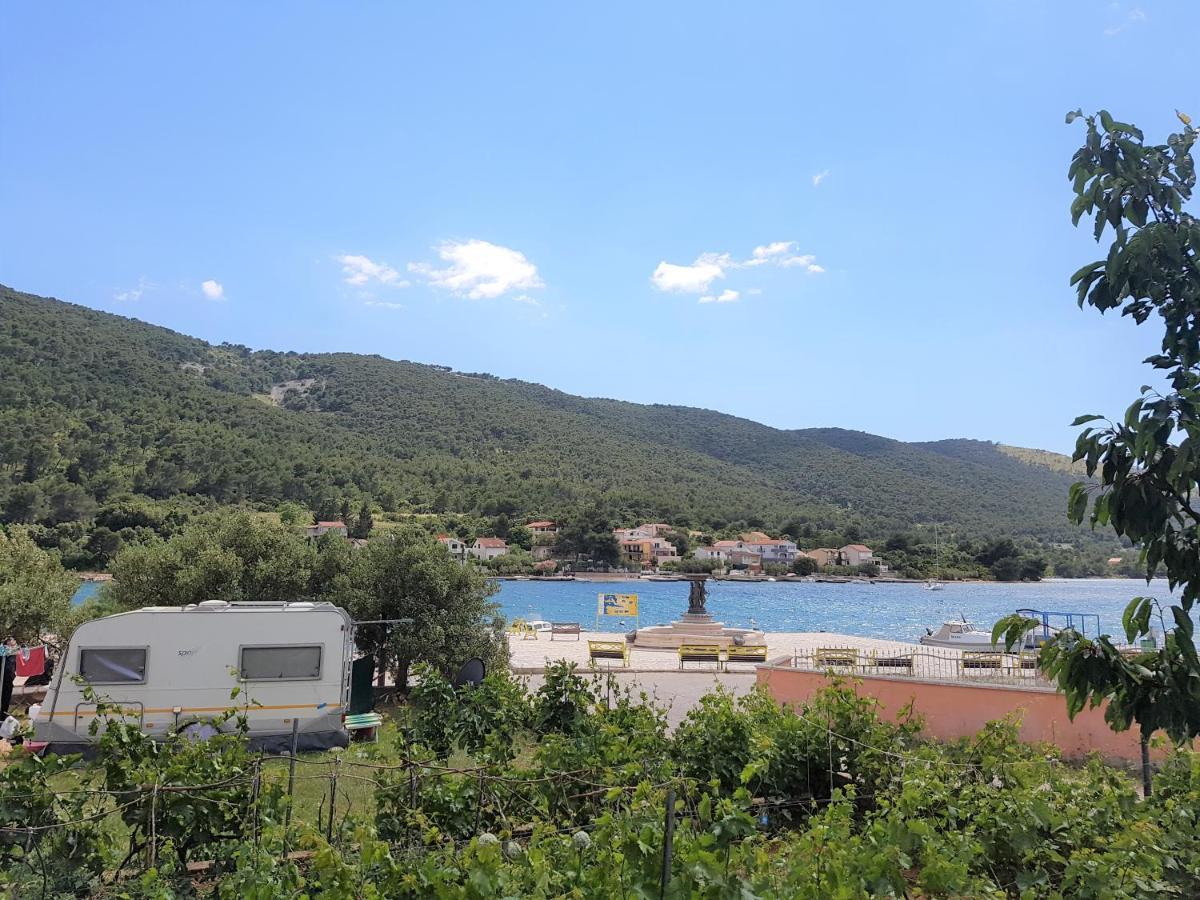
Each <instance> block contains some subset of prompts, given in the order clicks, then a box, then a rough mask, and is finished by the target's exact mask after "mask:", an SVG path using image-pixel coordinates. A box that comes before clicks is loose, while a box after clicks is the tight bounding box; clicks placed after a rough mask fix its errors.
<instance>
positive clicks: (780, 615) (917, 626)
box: [74, 578, 1171, 641]
mask: <svg viewBox="0 0 1200 900" xmlns="http://www.w3.org/2000/svg"><path fill="white" fill-rule="evenodd" d="M99 587H100V585H99V584H98V583H97V582H91V581H85V582H83V584H82V585H81V586H80V588H79V591H78V592H77V593H76V594H75V597H74V602H76V603H81V602H83V600H85V599H87V598H88V597H90V596H93V595H94V594H95V593H96V592H97V591H98V590H99ZM600 593H621V594H637V595H638V605H639V608H640V609H639V611H640V613H641V615H640V617H639V619H638V620H637V621H635V620H634V619H632V618H624V619H622V618H603V617H602V618H600V620H599V624H598V625H597V620H596V595H597V594H600ZM1141 596H1152V597H1157V598H1159V599H1160V600H1163V601H1166V600H1168V599H1169V598H1170V596H1171V594H1170V591H1168V589H1167V583H1166V581H1165V580H1163V579H1156V580H1154V581H1152V582H1150V584H1148V585H1147V584H1146V582H1144V581H1139V580H1137V579H1114V578H1095V579H1088V578H1081V579H1062V580H1058V579H1052V580H1049V581H1039V582H1031V583H1001V582H971V583H962V582H949V583H947V584H946V587H945V589H944V590H940V591H931V590H928V589H927V588H925V587H924V585H921V584H864V583H860V582H855V583H851V584H829V583H820V582H782V581H780V582H747V583H737V582H730V581H709V582H708V610H709V612H710V613H712V614H713V616H714V617H715V618H716V619H717V621H719V622H723V623H725V624H726V625H733V626H741V627H749V626H750V625H751V624H753V625H754V626H755V627H757V628H760V629H762V630H764V631H829V632H835V633H837V634H854V635H860V636H862V637H874V638H888V639H892V640H902V641H915V640H916V639H917V638H918V637H919V636H920V635H922V634H924V633H925V629H926V628H933V629H935V630H936V629H937V627H938V626H939V625H940V624H941V623H942V622H944V621H948V620H955V621H957V620H959V619H962V618H966V619H967V621H969V622H973V623H974V624H976V625H978V626H979V627H981V628H985V629H990V628H991V626H992V624H993V623H994V622H995V621H996V620H997V619H999V618H1000V617H1001V616H1006V615H1008V614H1009V613H1011V612H1013V611H1014V610H1016V609H1019V608H1032V609H1040V610H1047V611H1056V612H1076V613H1091V614H1094V615H1098V616H1099V617H1100V627H1101V630H1102V631H1104V632H1107V633H1109V634H1114V635H1115V634H1120V631H1121V613H1122V612H1123V611H1124V609H1125V606H1126V604H1128V603H1129V601H1130V600H1131V599H1133V598H1134V597H1141ZM687 598H688V584H687V583H686V582H679V581H638V580H632V581H626V582H592V581H501V582H499V583H498V591H497V593H496V595H495V596H494V597H493V598H492V599H493V600H494V601H495V602H497V603H498V604H499V605H500V610H501V612H502V613H503V614H504V615H505V616H506V617H507V618H509V619H515V618H524V619H529V618H539V619H549V620H550V621H554V622H579V623H580V624H581V625H582V626H583V628H584V629H585V630H587V629H595V628H598V629H599V630H600V631H612V632H621V631H628V630H631V629H632V628H634V627H635V626H639V625H640V626H645V625H662V624H666V623H668V622H670V621H671V620H672V619H677V618H679V616H680V614H681V613H683V612H685V611H686V610H687Z"/></svg>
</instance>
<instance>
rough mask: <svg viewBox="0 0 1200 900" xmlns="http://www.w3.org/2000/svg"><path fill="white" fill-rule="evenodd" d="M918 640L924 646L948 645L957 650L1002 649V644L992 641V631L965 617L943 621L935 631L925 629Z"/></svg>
mask: <svg viewBox="0 0 1200 900" xmlns="http://www.w3.org/2000/svg"><path fill="white" fill-rule="evenodd" d="M920 642H921V643H922V644H923V645H924V646H926V647H950V648H954V649H958V650H997V651H999V650H1003V649H1004V648H1003V646H998V645H996V644H993V643H992V633H991V632H990V631H984V630H982V629H981V628H976V627H975V626H974V625H972V624H971V623H970V622H968V621H967V620H966V619H963V620H962V621H961V622H943V623H942V627H941V628H939V629H938V630H937V631H933V630H932V629H930V628H926V629H925V633H924V634H923V635H921V637H920Z"/></svg>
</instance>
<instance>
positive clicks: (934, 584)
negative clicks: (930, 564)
mask: <svg viewBox="0 0 1200 900" xmlns="http://www.w3.org/2000/svg"><path fill="white" fill-rule="evenodd" d="M933 552H934V555H935V557H936V561H935V563H934V568H933V577H932V578H930V579H929V580H928V581H926V582H925V590H927V591H940V590H942V589H943V588H944V587H945V586H946V585H944V584H943V583H942V582H941V581H939V580H938V579H939V578H940V577H941V575H942V544H941V542H940V541H939V540H938V530H937V523H936V522H935V523H934V525H933Z"/></svg>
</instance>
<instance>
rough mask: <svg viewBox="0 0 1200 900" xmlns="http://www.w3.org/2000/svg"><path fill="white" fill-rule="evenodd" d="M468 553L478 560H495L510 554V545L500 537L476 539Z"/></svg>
mask: <svg viewBox="0 0 1200 900" xmlns="http://www.w3.org/2000/svg"><path fill="white" fill-rule="evenodd" d="M467 552H468V553H469V554H471V556H473V557H475V558H476V559H482V560H488V559H495V558H496V557H497V556H503V555H504V554H505V553H507V552H508V543H507V542H506V541H505V540H504V539H502V538H498V537H481V538H475V543H473V544H472V545H471V546H470V548H469V549H468V550H467Z"/></svg>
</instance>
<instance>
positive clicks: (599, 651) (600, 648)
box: [588, 641, 629, 666]
mask: <svg viewBox="0 0 1200 900" xmlns="http://www.w3.org/2000/svg"><path fill="white" fill-rule="evenodd" d="M601 659H603V660H608V661H609V662H613V661H615V660H620V662H621V665H622V666H628V665H629V643H628V642H627V641H588V661H589V662H590V663H591V664H592V665H593V666H594V665H595V664H596V661H597V660H601Z"/></svg>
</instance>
